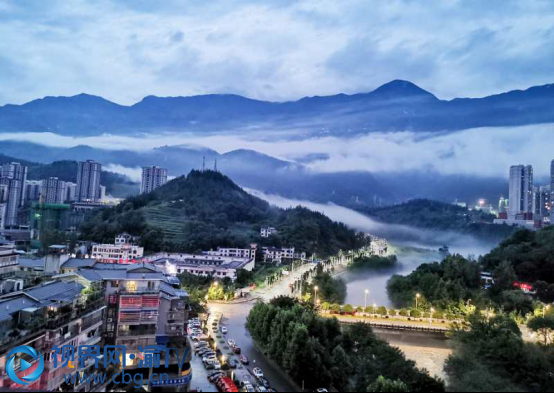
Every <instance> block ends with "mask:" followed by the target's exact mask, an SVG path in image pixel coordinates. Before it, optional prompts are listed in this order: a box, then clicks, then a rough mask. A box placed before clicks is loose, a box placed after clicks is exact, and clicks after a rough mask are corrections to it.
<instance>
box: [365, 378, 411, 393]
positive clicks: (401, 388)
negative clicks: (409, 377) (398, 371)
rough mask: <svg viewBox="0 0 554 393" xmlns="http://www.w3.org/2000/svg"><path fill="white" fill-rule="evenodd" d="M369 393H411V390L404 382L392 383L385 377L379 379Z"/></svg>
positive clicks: (368, 389)
mask: <svg viewBox="0 0 554 393" xmlns="http://www.w3.org/2000/svg"><path fill="white" fill-rule="evenodd" d="M367 391H368V392H382V393H394V392H409V391H410V389H409V388H408V385H406V384H405V383H404V382H402V381H391V380H389V379H386V378H384V377H382V376H381V377H379V378H377V380H376V381H375V382H374V383H373V384H371V385H369V387H368V388H367Z"/></svg>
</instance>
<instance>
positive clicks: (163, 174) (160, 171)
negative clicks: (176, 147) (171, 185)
mask: <svg viewBox="0 0 554 393" xmlns="http://www.w3.org/2000/svg"><path fill="white" fill-rule="evenodd" d="M166 183H167V169H164V168H160V167H158V166H149V167H144V168H142V182H141V185H140V193H141V194H146V193H149V192H152V191H154V190H155V189H156V188H159V187H161V186H163V185H164V184H166Z"/></svg>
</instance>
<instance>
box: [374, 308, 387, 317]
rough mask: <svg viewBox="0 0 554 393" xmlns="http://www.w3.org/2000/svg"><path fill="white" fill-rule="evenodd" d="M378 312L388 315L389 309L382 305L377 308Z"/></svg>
mask: <svg viewBox="0 0 554 393" xmlns="http://www.w3.org/2000/svg"><path fill="white" fill-rule="evenodd" d="M377 314H379V315H383V316H384V315H388V314H389V311H388V310H387V308H386V307H383V306H381V307H379V308H378V309H377Z"/></svg>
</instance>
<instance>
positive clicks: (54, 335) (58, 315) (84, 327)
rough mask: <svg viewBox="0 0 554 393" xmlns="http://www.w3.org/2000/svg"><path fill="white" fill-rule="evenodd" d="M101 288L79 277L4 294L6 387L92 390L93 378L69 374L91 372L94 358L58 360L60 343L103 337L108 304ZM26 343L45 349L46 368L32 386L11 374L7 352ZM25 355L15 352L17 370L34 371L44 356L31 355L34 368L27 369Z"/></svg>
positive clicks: (1, 379)
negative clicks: (71, 380)
mask: <svg viewBox="0 0 554 393" xmlns="http://www.w3.org/2000/svg"><path fill="white" fill-rule="evenodd" d="M99 293H101V292H100V290H99V288H98V287H95V286H90V287H88V288H87V287H86V286H85V285H83V284H81V283H79V282H77V281H60V280H57V281H53V282H49V283H47V284H44V285H40V286H38V287H33V288H29V289H25V290H24V291H22V292H15V293H11V294H8V295H3V296H0V388H3V389H7V390H13V391H15V390H17V389H28V390H35V391H59V390H60V389H61V387H62V385H63V388H64V389H65V390H66V391H92V386H91V383H90V382H89V383H87V382H84V383H79V384H77V383H75V384H73V385H72V386H68V385H67V384H66V380H65V378H64V374H65V375H67V376H70V375H75V374H77V373H91V374H93V373H94V372H95V371H96V369H94V368H93V366H94V362H92V363H90V362H87V363H84V364H83V365H82V366H81V364H79V362H75V363H73V364H71V365H70V364H66V365H65V366H63V365H60V364H59V363H58V364H57V365H58V367H55V366H54V364H55V360H58V359H55V358H56V355H55V354H54V350H55V347H56V346H57V347H59V348H61V347H62V346H64V345H72V346H75V347H78V346H80V345H98V343H100V341H101V340H102V331H103V329H102V327H103V324H104V313H105V310H106V306H105V305H104V301H103V299H102V298H101V296H99ZM20 345H28V346H31V347H33V348H34V349H35V350H37V351H38V352H39V353H41V354H42V356H43V359H44V372H43V373H42V375H41V377H40V378H39V379H38V380H36V381H34V382H31V383H30V384H29V385H27V386H20V385H18V384H16V383H14V382H13V381H12V380H11V379H10V378H9V376H8V375H7V373H6V370H5V367H6V356H7V354H8V352H9V351H11V350H12V349H13V348H15V347H17V346H20ZM22 356H25V355H23V354H19V353H18V354H16V355H15V358H14V359H15V360H14V364H15V372H16V375H18V376H19V377H21V376H22V375H26V374H29V372H31V371H32V370H33V369H34V368H36V367H37V364H38V361H36V360H34V359H30V358H28V357H25V361H26V362H29V363H30V366H29V367H26V369H25V370H23V371H22V370H21V360H22Z"/></svg>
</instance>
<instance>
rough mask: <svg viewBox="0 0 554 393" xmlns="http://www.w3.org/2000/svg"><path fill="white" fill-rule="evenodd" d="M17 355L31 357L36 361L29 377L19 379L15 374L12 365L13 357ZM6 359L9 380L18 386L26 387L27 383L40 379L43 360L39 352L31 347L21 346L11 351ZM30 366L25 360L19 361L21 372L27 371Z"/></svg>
mask: <svg viewBox="0 0 554 393" xmlns="http://www.w3.org/2000/svg"><path fill="white" fill-rule="evenodd" d="M18 353H24V354H27V355H29V356H31V357H32V358H33V359H34V360H35V361H38V366H37V368H36V369H35V371H33V372H32V373H31V374H29V375H26V376H24V377H21V379H19V377H18V376H17V374H16V373H15V368H14V365H13V362H14V359H15V355H16V354H18ZM6 358H7V359H8V361H7V362H6V372H7V373H8V376H9V377H10V379H11V380H12V381H13V382H15V383H17V384H18V385H28V384H29V382H35V381H36V380H37V379H39V378H40V376H41V375H42V372H43V371H44V359H43V358H42V355H41V354H40V352H37V351H36V350H35V349H34V348H33V347H29V346H28V345H22V346H19V347H16V348H14V349H12V350H11V351H10V352H9V353H8V356H6ZM31 366H32V364H31V363H29V362H28V361H26V360H25V359H21V367H20V371H21V372H23V371H25V370H27V369H28V368H29V367H31Z"/></svg>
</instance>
